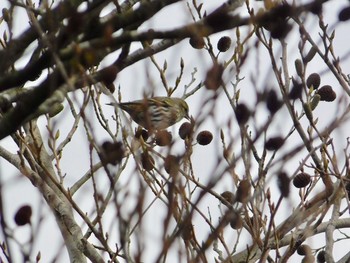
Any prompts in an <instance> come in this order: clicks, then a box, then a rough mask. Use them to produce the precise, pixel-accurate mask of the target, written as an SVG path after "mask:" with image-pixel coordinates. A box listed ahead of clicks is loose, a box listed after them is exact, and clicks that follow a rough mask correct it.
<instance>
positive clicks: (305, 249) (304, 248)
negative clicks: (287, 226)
mask: <svg viewBox="0 0 350 263" xmlns="http://www.w3.org/2000/svg"><path fill="white" fill-rule="evenodd" d="M297 253H298V254H299V255H301V256H305V255H309V254H311V248H310V246H309V245H301V246H300V247H298V249H297Z"/></svg>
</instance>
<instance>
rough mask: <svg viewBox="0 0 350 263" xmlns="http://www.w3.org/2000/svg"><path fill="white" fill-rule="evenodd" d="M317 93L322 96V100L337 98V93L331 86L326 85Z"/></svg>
mask: <svg viewBox="0 0 350 263" xmlns="http://www.w3.org/2000/svg"><path fill="white" fill-rule="evenodd" d="M317 94H318V95H320V96H321V100H322V101H334V100H335V99H336V98H337V94H336V93H335V92H334V90H333V89H332V87H331V86H329V85H324V86H322V87H321V88H320V89H319V90H318V91H317Z"/></svg>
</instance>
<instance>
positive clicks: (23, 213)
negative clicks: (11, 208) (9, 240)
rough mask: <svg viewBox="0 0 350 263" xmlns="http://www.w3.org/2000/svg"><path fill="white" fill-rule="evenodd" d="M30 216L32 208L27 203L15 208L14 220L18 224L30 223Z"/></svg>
mask: <svg viewBox="0 0 350 263" xmlns="http://www.w3.org/2000/svg"><path fill="white" fill-rule="evenodd" d="M31 217H32V208H31V206H29V205H24V206H22V207H21V208H20V209H18V210H17V212H16V214H15V218H14V219H15V222H16V224H17V225H18V226H24V225H26V224H30V219H31Z"/></svg>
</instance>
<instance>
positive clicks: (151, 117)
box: [108, 97, 190, 130]
mask: <svg viewBox="0 0 350 263" xmlns="http://www.w3.org/2000/svg"><path fill="white" fill-rule="evenodd" d="M108 105H112V106H117V107H119V108H121V109H122V110H124V111H126V112H127V113H129V115H130V117H131V118H132V119H133V120H134V121H135V122H136V123H137V124H139V125H140V126H142V127H144V128H145V129H146V130H162V129H166V128H168V127H170V126H172V125H174V124H175V123H177V122H179V121H181V120H182V119H183V118H186V119H188V120H189V119H190V117H189V115H188V105H187V103H186V102H185V101H184V100H183V99H180V98H170V97H153V98H150V99H146V98H145V99H142V100H135V101H131V102H123V103H117V104H115V103H110V104H108Z"/></svg>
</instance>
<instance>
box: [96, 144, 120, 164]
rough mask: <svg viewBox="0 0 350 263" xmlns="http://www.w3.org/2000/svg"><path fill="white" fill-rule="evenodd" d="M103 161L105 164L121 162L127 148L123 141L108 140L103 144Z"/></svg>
mask: <svg viewBox="0 0 350 263" xmlns="http://www.w3.org/2000/svg"><path fill="white" fill-rule="evenodd" d="M101 148H102V150H101V155H100V157H101V161H102V163H103V164H104V165H106V164H112V165H117V164H119V163H120V162H121V161H122V159H123V158H124V156H125V150H124V147H123V144H122V143H121V142H109V141H106V142H104V143H103V144H102V147H101Z"/></svg>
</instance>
